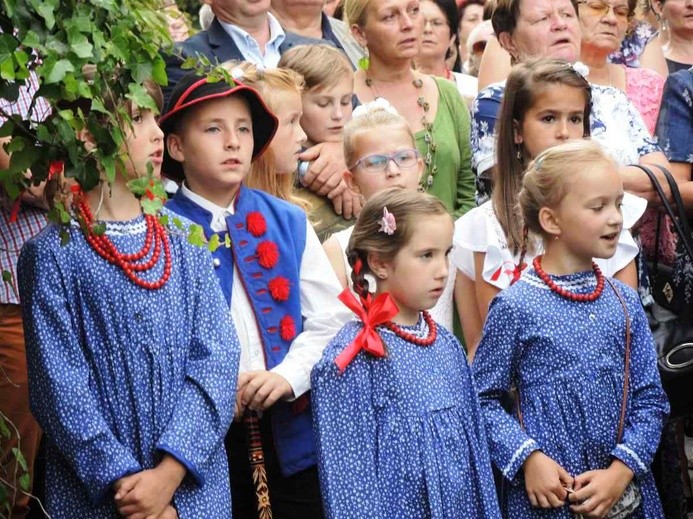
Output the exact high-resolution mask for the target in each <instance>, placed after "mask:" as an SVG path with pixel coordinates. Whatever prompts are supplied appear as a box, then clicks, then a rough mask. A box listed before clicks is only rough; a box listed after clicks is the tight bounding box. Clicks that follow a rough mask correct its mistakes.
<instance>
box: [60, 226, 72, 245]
mask: <svg viewBox="0 0 693 519" xmlns="http://www.w3.org/2000/svg"><path fill="white" fill-rule="evenodd" d="M68 243H70V233H69V232H67V229H64V228H63V229H60V246H61V247H64V246H65V245H67V244H68Z"/></svg>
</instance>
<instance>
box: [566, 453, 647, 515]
mask: <svg viewBox="0 0 693 519" xmlns="http://www.w3.org/2000/svg"><path fill="white" fill-rule="evenodd" d="M632 479H633V471H632V470H630V469H629V468H628V466H627V465H626V464H625V463H623V462H622V461H619V460H614V461H613V463H612V464H611V465H610V466H609V468H608V469H602V470H590V471H589V472H584V473H582V474H580V475H579V476H576V477H575V492H574V493H573V494H572V495H571V496H570V501H571V502H572V503H579V504H574V505H572V506H571V507H570V509H571V510H572V511H573V512H574V513H576V514H582V515H586V516H587V517H604V516H605V515H606V514H607V513H608V512H609V510H611V508H612V507H613V506H614V504H615V503H616V501H618V500H619V499H620V498H621V496H622V495H623V492H624V491H625V490H626V487H627V486H628V484H629V483H630V482H631V480H632Z"/></svg>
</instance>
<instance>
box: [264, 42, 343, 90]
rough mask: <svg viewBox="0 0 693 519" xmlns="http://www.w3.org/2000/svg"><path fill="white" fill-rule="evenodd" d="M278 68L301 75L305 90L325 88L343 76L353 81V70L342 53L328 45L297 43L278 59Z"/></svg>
mask: <svg viewBox="0 0 693 519" xmlns="http://www.w3.org/2000/svg"><path fill="white" fill-rule="evenodd" d="M278 66H279V67H280V68H287V69H291V70H293V71H295V72H298V73H299V74H301V75H302V76H303V80H304V81H305V85H306V89H307V90H317V91H320V90H326V89H330V88H333V87H335V86H337V85H338V84H339V82H340V81H342V80H343V79H344V78H347V79H348V80H350V81H351V82H352V85H353V82H354V71H353V69H352V68H351V63H349V60H347V58H346V56H345V55H344V53H343V52H342V51H340V50H338V49H336V48H335V47H332V46H330V45H324V44H319V45H297V46H296V47H292V48H291V49H289V50H288V51H286V52H285V53H284V54H282V57H281V58H280V59H279V64H278Z"/></svg>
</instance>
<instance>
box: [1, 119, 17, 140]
mask: <svg viewBox="0 0 693 519" xmlns="http://www.w3.org/2000/svg"><path fill="white" fill-rule="evenodd" d="M13 130H14V123H13V122H12V119H7V120H6V121H5V122H4V123H3V124H2V126H0V137H9V136H10V135H12V131H13Z"/></svg>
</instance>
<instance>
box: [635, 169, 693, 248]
mask: <svg viewBox="0 0 693 519" xmlns="http://www.w3.org/2000/svg"><path fill="white" fill-rule="evenodd" d="M632 166H633V167H636V168H638V169H641V170H642V171H644V172H645V174H647V176H648V177H649V179H650V182H652V186H653V187H654V188H655V191H657V195H658V196H659V199H660V200H661V202H662V206H663V207H664V210H665V211H666V213H667V214H668V215H669V218H671V221H672V223H673V224H674V228H675V229H676V234H678V235H679V238H680V240H681V243H682V244H683V246H684V249H685V251H686V253H687V254H688V256H689V257H690V258H691V261H693V244H692V243H691V230H690V227H689V226H688V219H687V218H686V210H685V207H684V205H683V200H682V199H681V193H680V192H679V188H678V186H677V185H676V181H675V180H674V177H673V176H672V175H671V173H670V172H669V171H668V170H667V169H666V168H665V167H664V166H659V165H657V167H658V168H659V169H661V170H662V173H663V174H664V178H666V179H667V183H668V184H669V188H670V189H671V192H672V198H673V199H674V203H675V204H676V209H677V211H676V212H677V213H678V214H676V213H674V210H673V209H672V207H671V204H670V203H669V200H667V197H666V195H665V194H664V190H663V189H662V186H661V185H660V183H659V180H657V177H656V176H655V174H654V173H653V172H652V170H651V169H649V168H648V167H645V166H643V165H642V164H632Z"/></svg>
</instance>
